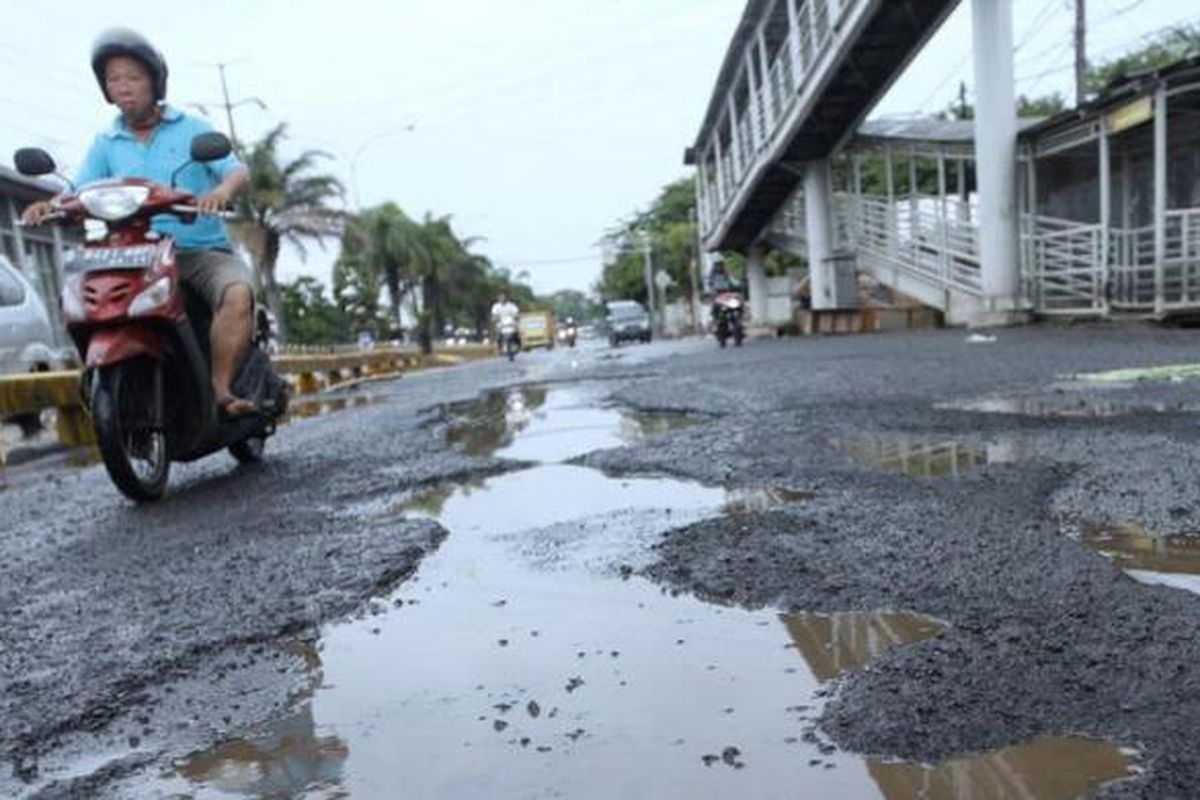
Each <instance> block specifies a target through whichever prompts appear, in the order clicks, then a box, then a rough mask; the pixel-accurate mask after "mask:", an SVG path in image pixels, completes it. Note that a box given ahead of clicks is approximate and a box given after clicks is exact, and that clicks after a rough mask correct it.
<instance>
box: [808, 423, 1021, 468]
mask: <svg viewBox="0 0 1200 800" xmlns="http://www.w3.org/2000/svg"><path fill="white" fill-rule="evenodd" d="M832 444H833V445H834V447H837V448H838V449H839V450H841V451H842V452H844V453H845V454H846V455H847V456H849V457H850V459H851V460H852V461H855V462H856V463H859V464H863V465H865V466H868V467H873V468H875V469H881V470H885V471H887V472H899V473H902V474H904V475H911V476H913V477H922V478H946V477H957V476H959V475H962V474H964V473H967V472H970V471H971V470H974V469H978V468H980V467H982V466H985V465H987V464H1003V463H1010V462H1013V461H1018V460H1020V459H1021V458H1022V457H1024V456H1025V455H1026V451H1027V450H1028V447H1027V446H1026V443H1025V442H1024V441H1023V440H1018V439H1013V438H1004V439H1001V440H998V441H993V442H986V443H971V442H964V441H960V440H957V439H952V438H947V437H944V436H931V435H922V434H903V433H887V434H864V435H861V436H852V437H843V438H839V439H834V440H832Z"/></svg>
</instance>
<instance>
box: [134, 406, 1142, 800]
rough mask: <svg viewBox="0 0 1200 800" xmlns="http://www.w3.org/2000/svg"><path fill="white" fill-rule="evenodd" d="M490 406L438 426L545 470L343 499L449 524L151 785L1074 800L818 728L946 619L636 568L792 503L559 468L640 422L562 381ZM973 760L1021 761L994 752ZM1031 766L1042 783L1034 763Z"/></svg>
mask: <svg viewBox="0 0 1200 800" xmlns="http://www.w3.org/2000/svg"><path fill="white" fill-rule="evenodd" d="M497 397H499V398H500V399H496V398H497ZM484 408H485V413H482V414H479V415H477V416H475V417H474V418H473V419H472V420H471V422H472V424H470V425H467V426H466V427H465V428H464V427H459V428H454V427H453V426H452V430H453V431H455V432H454V433H451V434H448V435H449V436H451V437H461V438H454V441H455V442H456V443H457V444H459V445H460V446H462V447H464V448H473V447H476V446H478V447H481V448H482V449H481V450H479V451H477V452H492V453H496V454H504V455H505V456H506V457H512V458H514V459H521V460H527V459H530V457H531V455H533V456H534V459H533V460H539V461H541V462H542V463H540V464H539V465H537V466H534V467H532V468H528V469H523V470H521V471H517V472H512V473H508V474H505V475H500V476H496V477H491V478H486V479H479V480H475V481H469V482H466V483H460V484H448V485H444V486H438V487H433V488H431V489H429V490H426V491H422V492H420V493H417V494H407V495H403V496H399V497H397V498H395V499H394V500H393V501H392V502H391V503H389V504H386V505H385V506H380V505H378V504H376V505H372V506H369V507H368V506H364V507H363V508H362V509H358V510H351V511H350V512H349V513H360V514H369V515H372V516H373V517H379V516H381V515H382V516H383V517H384V518H387V517H388V516H389V515H391V516H418V517H429V518H433V519H436V520H437V521H438V522H439V523H440V524H441V525H443V526H444V527H446V528H447V529H448V530H449V531H450V532H451V535H450V536H449V537H447V538H446V540H445V541H444V542H443V544H442V545H441V547H440V548H439V549H438V550H437V552H435V553H433V554H432V555H430V556H429V557H428V558H427V559H426V560H425V561H424V562H423V563H422V565H421V567H420V570H419V573H418V575H417V576H416V577H415V578H413V579H411V580H409V581H408V582H406V583H404V584H403V585H402V586H401V587H400V588H399V589H398V590H397V591H396V592H395V593H394V594H393V595H392V596H390V597H388V598H385V599H380V600H376V601H375V602H374V603H373V608H372V610H371V613H370V614H368V615H365V616H364V618H362V619H359V620H355V621H351V622H347V623H341V624H335V625H331V626H328V627H326V628H325V630H324V631H323V632H322V636H321V640H320V647H319V652H318V651H314V652H312V653H310V654H309V657H308V659H307V662H306V663H307V664H308V667H309V669H310V671H311V675H312V684H313V687H314V688H313V691H312V692H311V694H309V695H307V696H305V697H302V698H301V699H300V700H299V702H298V706H297V708H295V709H294V710H293V712H292V713H290V714H289V715H287V716H285V717H283V718H282V719H280V720H278V721H277V722H275V723H272V724H270V725H268V726H267V727H266V728H264V729H263V730H261V731H259V732H257V733H255V734H254V735H251V736H247V737H245V738H243V739H241V740H236V741H232V742H226V743H224V744H222V745H220V746H218V747H216V748H214V749H213V750H210V751H208V752H205V753H200V754H197V755H195V756H193V757H191V758H189V759H187V760H186V761H184V762H182V763H179V764H177V765H176V770H175V772H174V774H172V775H169V776H166V777H164V778H161V779H159V780H157V781H156V785H155V787H154V788H155V789H166V790H174V791H176V792H178V793H179V794H180V795H184V796H187V797H191V798H196V799H197V800H200V799H202V798H222V797H229V796H230V795H231V794H240V795H244V796H271V797H275V796H278V797H288V796H297V795H303V796H305V797H320V798H333V797H339V798H340V797H394V796H403V797H405V798H439V799H440V798H464V799H465V798H470V799H471V800H474V799H475V798H483V797H521V798H573V799H575V798H579V799H580V800H589V799H590V798H612V797H662V798H672V797H683V796H697V797H753V798H757V797H764V798H765V797H778V796H781V795H782V794H789V793H790V794H796V793H801V794H803V795H804V796H811V797H820V798H830V799H832V800H836V799H837V798H846V799H847V800H849V799H850V798H853V799H854V800H859V798H900V797H905V798H910V797H915V796H919V795H917V794H914V793H913V792H911V791H909V790H908V788H907V787H908V786H909V785H916V786H921V785H940V784H938V781H941V780H942V779H941V778H940V777H939V776H940V775H942V774H943V773H942V772H939V771H938V770H939V769H941V770H948V771H949V773H950V783H949V784H948V785H949V786H950V787H952V788H957V787H960V786H962V785H963V784H962V783H961V781H962V780H965V779H966V778H963V777H962V776H963V775H969V776H971V777H970V779H971V780H973V781H975V783H972V784H970V785H971V786H973V787H982V788H981V789H980V791H979V792H978V793H977V794H974V795H970V796H987V797H1010V796H1011V797H1013V798H1016V797H1018V796H1020V797H1022V798H1023V800H1028V799H1029V798H1058V797H1068V796H1074V795H1061V794H1050V793H1046V794H1037V793H1034V794H1025V795H1015V794H1006V793H1003V791H1000V790H1004V791H1007V788H1006V787H1008V786H1009V783H1005V781H1011V777H1012V776H1011V775H1010V774H1009V772H1005V771H1003V770H999V769H992V768H991V767H989V766H984V767H978V768H974V767H972V768H968V767H963V766H959V765H958V762H951V764H950V765H949V766H946V767H941V768H926V767H922V766H919V765H915V766H914V765H895V764H890V763H887V762H885V761H881V760H873V759H864V758H862V757H858V756H854V755H851V754H848V753H843V752H841V751H839V750H838V749H837V748H836V747H834V746H833V745H832V744H830V743H829V742H828V741H825V740H824V739H823V738H822V736H821V734H820V732H819V730H818V729H817V727H816V723H815V720H816V719H817V717H818V716H819V714H820V713H821V710H822V708H823V705H824V703H825V702H826V700H827V699H828V697H829V696H830V695H831V693H832V691H833V687H832V686H831V685H830V684H829V683H828V681H829V680H830V679H831V678H833V677H836V676H837V675H839V674H842V673H844V672H845V671H847V670H853V669H859V668H861V667H862V665H863V664H865V663H866V662H867V661H868V660H870V659H871V658H875V657H878V656H879V655H880V654H882V653H884V652H885V651H887V650H888V649H889V648H891V647H897V646H901V645H902V644H904V643H908V642H914V641H918V640H920V639H922V638H928V637H930V636H935V635H937V634H938V633H939V632H940V631H941V630H942V628H941V626H940V625H939V624H938V623H937V622H936V621H934V620H930V619H927V618H924V617H920V616H918V615H914V614H900V613H890V612H888V613H878V614H870V613H850V614H832V615H831V614H803V613H799V614H796V613H794V614H784V615H780V614H778V613H777V612H773V611H769V610H761V611H748V610H744V609H739V608H725V607H721V606H715V605H710V604H707V603H704V602H701V601H700V600H698V599H696V598H694V597H691V596H688V595H675V594H673V593H671V592H669V591H664V590H663V589H661V588H660V587H658V586H655V585H653V584H651V583H650V582H648V581H645V580H643V579H642V578H640V577H638V576H637V575H635V574H634V571H635V567H632V566H630V563H631V562H633V563H634V564H636V563H637V561H638V558H639V555H638V554H639V553H642V554H643V555H644V554H645V553H646V551H647V546H648V545H649V544H650V543H652V542H654V541H657V539H658V537H659V536H660V535H661V534H662V533H663V532H665V531H666V530H669V529H672V528H678V527H679V526H681V525H685V524H687V523H688V522H689V521H692V520H695V519H700V518H703V517H711V516H714V515H718V514H725V513H744V514H754V513H758V512H760V511H763V510H766V509H768V508H771V507H773V506H774V505H777V504H786V503H792V502H803V501H805V500H806V499H808V498H809V496H808V495H806V494H805V493H803V492H799V491H797V490H794V489H790V488H775V489H771V490H764V491H762V492H759V493H755V492H752V491H748V490H741V491H728V490H726V489H724V488H716V487H710V486H703V485H701V484H697V483H692V482H688V481H680V480H673V479H666V478H619V477H611V476H607V475H604V474H603V473H600V472H598V471H596V470H591V469H587V468H584V467H579V466H573V465H569V464H563V463H556V461H560V460H562V459H566V458H570V457H572V456H573V455H576V454H578V453H579V452H580V451H581V448H583V447H584V446H585V444H586V445H590V444H593V443H595V442H605V443H607V442H613V441H622V439H621V437H622V436H623V435H627V434H623V433H621V431H622V430H626V431H627V430H629V429H628V428H622V426H623V425H626V424H627V423H626V422H625V420H628V419H630V417H629V416H627V415H623V414H622V413H621V412H619V411H616V410H611V409H598V410H597V409H594V408H593V409H591V410H590V411H589V410H588V409H586V408H584V407H583V406H582V404H581V402H580V396H579V395H576V394H574V392H573V391H569V390H562V393H561V394H560V393H559V391H558V390H554V391H545V390H540V389H522V390H519V391H517V392H516V393H505V394H502V395H494V396H489V398H487V399H486V400H485V404H484ZM593 412H594V413H593ZM484 419H486V420H488V421H487V422H484V421H482V420H484ZM601 419H603V420H604V423H603V425H602V424H600V422H599V420H601ZM522 420H523V422H521V421H522ZM632 424H633V425H634V428H635V429H637V423H636V422H634V423H632ZM606 426H607V427H606ZM481 428H482V429H484V430H485V431H486V433H485V434H480V433H479V429H481ZM468 429H470V430H468ZM636 435H639V436H640V435H643V434H642V433H641V432H640V429H639V432H638V433H637V434H636ZM478 436H482V438H477V437H478ZM529 442H534V443H536V444H530V443H529ZM605 446H607V445H605ZM751 524H752V523H751ZM1093 745H1094V746H1095V747H1097V748H1107V747H1108V746H1107V745H1103V744H1101V743H1093ZM981 758H983V759H985V762H984V763H985V764H993V763H994V764H997V765H999V766H1004V765H1007V764H1008V763H1009V762H1011V761H1013V757H1012V756H1011V754H1009V753H1007V751H1006V752H1002V753H997V754H991V755H988V756H983V757H981ZM986 759H991V761H986ZM1085 761H1086V759H1085ZM970 763H974V760H970ZM1087 763H1088V764H1089V765H1090V764H1091V763H1092V761H1087ZM902 767H903V770H902V769H901V768H902ZM1039 769H1042V770H1043V771H1044V770H1047V769H1048V770H1051V773H1052V774H1063V773H1064V772H1065V773H1069V774H1072V775H1074V774H1075V773H1077V772H1078V773H1079V777H1078V778H1077V782H1080V783H1079V785H1081V786H1082V787H1083V788H1082V789H1080V790H1079V791H1077V792H1075V793H1074V794H1079V793H1082V791H1085V790H1087V789H1093V788H1096V787H1098V786H1100V785H1101V784H1102V783H1103V782H1104V781H1106V780H1110V779H1112V778H1115V777H1121V776H1123V775H1124V774H1127V773H1126V772H1124V771H1120V772H1113V773H1103V774H1100V773H1099V772H1098V771H1095V770H1091V769H1090V767H1089V768H1088V769H1087V770H1085V769H1083V768H1082V767H1080V768H1078V769H1077V768H1076V766H1075V765H1074V764H1073V763H1072V762H1059V763H1053V764H1051V763H1050V762H1048V761H1046V762H1045V765H1044V767H1040V768H1039ZM977 773H978V776H979V777H975V776H976V774H977ZM1031 774H1032V773H1031ZM989 775H990V776H991V777H992V779H993V780H992V782H990V783H988V782H986V781H987V780H988V776H989ZM1021 780H1023V781H1024V783H1023V784H1021V785H1029V786H1033V787H1035V788H1037V787H1040V786H1041V785H1042V784H1040V783H1038V781H1041V780H1044V781H1049V783H1047V784H1046V785H1047V786H1049V785H1051V784H1052V783H1053V779H1052V777H1043V776H1042V772H1036V774H1034V775H1033V777H1026V776H1024V774H1022V776H1021ZM906 781H907V783H905V782H906ZM914 781H915V782H916V783H913V782H914ZM956 781H957V782H956ZM1053 785H1056V786H1062V785H1067V784H1066V783H1065V782H1063V781H1060V782H1059V783H1057V784H1053ZM1072 785H1074V784H1072ZM897 787H899V788H897ZM993 787H997V791H992V788H993ZM896 791H901V792H905V793H903V794H896V793H895V792H896ZM1039 791H1040V789H1039ZM929 796H940V795H929ZM946 796H947V797H949V795H946ZM964 796H965V795H964Z"/></svg>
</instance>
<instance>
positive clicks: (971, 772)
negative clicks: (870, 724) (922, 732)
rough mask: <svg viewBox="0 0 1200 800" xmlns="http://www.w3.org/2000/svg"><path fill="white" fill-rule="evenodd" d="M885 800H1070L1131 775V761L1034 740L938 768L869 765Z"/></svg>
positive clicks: (1096, 744) (1103, 748) (1078, 744)
mask: <svg viewBox="0 0 1200 800" xmlns="http://www.w3.org/2000/svg"><path fill="white" fill-rule="evenodd" d="M869 769H870V772H871V777H872V778H873V779H874V780H875V783H876V784H877V785H878V786H879V790H880V791H881V792H882V793H883V796H884V798H886V800H913V798H923V799H924V800H962V798H988V800H1072V799H1073V798H1076V797H1081V796H1083V795H1085V794H1087V793H1088V792H1092V791H1095V790H1096V789H1098V788H1100V787H1102V786H1104V785H1105V784H1107V783H1110V782H1112V781H1115V780H1119V779H1121V778H1125V777H1129V776H1130V775H1132V774H1135V772H1134V764H1133V759H1132V757H1131V756H1130V755H1129V754H1128V753H1127V752H1125V751H1123V750H1122V749H1121V748H1118V747H1116V746H1115V745H1112V744H1109V743H1108V742H1103V741H1097V740H1094V739H1081V738H1074V737H1062V738H1057V737H1056V738H1046V739H1038V740H1037V741H1034V742H1029V743H1027V744H1021V745H1016V746H1014V747H1007V748H1004V749H1003V750H998V751H995V752H992V753H984V754H982V755H977V756H968V757H963V758H954V759H949V760H947V761H943V762H942V763H940V764H938V765H937V766H925V765H921V764H905V763H897V762H887V761H881V760H878V759H872V760H871V762H870V763H869Z"/></svg>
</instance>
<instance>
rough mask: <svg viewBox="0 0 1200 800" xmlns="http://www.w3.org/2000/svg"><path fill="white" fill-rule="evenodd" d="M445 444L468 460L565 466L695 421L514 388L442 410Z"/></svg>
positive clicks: (574, 394) (559, 392)
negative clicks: (484, 458) (479, 458)
mask: <svg viewBox="0 0 1200 800" xmlns="http://www.w3.org/2000/svg"><path fill="white" fill-rule="evenodd" d="M446 416H447V418H449V420H450V425H449V426H448V427H447V429H446V442H447V443H448V444H449V445H450V446H452V447H455V448H457V449H459V450H461V451H462V452H464V453H467V454H468V455H473V456H498V457H502V458H509V459H512V460H516V461H536V462H548V461H565V460H568V459H570V458H573V457H575V456H578V455H583V454H584V453H587V452H590V451H592V450H600V449H604V448H609V447H618V446H622V445H630V444H637V443H639V442H643V441H645V440H646V439H649V438H651V437H654V436H658V435H661V434H664V433H667V432H669V431H672V430H676V429H678V428H682V427H686V426H689V425H695V424H697V423H698V420H697V419H695V418H694V417H690V416H688V415H686V414H680V413H675V412H656V411H635V410H631V409H618V408H608V407H604V406H598V405H596V404H595V403H594V402H591V401H590V400H589V399H588V398H587V397H586V396H584V395H582V394H581V393H580V392H579V391H578V390H577V389H572V388H556V389H548V388H546V387H541V386H519V387H514V388H511V389H504V390H498V391H493V392H488V393H486V394H484V395H483V396H482V397H481V398H479V399H478V400H472V401H470V402H467V403H461V404H455V405H452V406H448V407H447V408H446Z"/></svg>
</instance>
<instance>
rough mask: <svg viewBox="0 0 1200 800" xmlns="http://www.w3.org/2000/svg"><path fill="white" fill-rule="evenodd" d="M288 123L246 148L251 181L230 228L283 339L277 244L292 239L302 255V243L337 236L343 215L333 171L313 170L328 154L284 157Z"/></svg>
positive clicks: (321, 241) (341, 191)
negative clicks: (337, 203) (255, 274)
mask: <svg viewBox="0 0 1200 800" xmlns="http://www.w3.org/2000/svg"><path fill="white" fill-rule="evenodd" d="M286 131H287V126H286V125H284V124H282V123H281V124H280V125H277V126H276V127H275V128H273V129H272V130H271V131H270V132H268V133H267V135H266V136H264V137H263V138H262V139H261V140H259V141H258V142H255V143H254V144H253V145H251V146H250V149H249V150H248V151H247V152H246V156H245V157H246V166H247V167H249V169H250V185H249V187H248V188H247V190H246V191H245V192H243V193H242V194H241V195H240V197H239V199H238V202H237V206H238V217H239V221H238V222H236V223H234V230H235V232H236V233H237V235H238V237H239V238H240V239H241V241H242V243H243V244H244V245H245V246H246V249H247V250H249V251H250V258H251V260H252V261H253V262H254V268H255V269H256V270H257V271H258V274H259V277H260V278H261V280H262V283H263V288H264V289H265V290H266V294H267V302H268V304H269V305H270V307H271V311H272V312H273V313H274V314H275V319H276V321H277V322H278V324H279V336H280V338H281V339H283V340H285V341H286V339H287V331H286V326H285V324H284V315H283V296H282V293H281V292H280V288H279V283H278V280H277V279H276V273H275V268H276V265H277V263H278V261H279V253H280V248H281V247H282V245H283V243H284V242H288V243H290V244H291V245H292V246H293V247H295V248H296V250H297V251H299V253H300V257H301V258H302V259H303V258H305V257H306V256H307V253H308V251H307V248H306V244H307V243H308V242H311V241H316V242H317V244H319V245H321V246H322V247H323V246H324V243H325V238H326V237H328V236H336V235H337V234H339V233H340V232H341V230H342V227H343V219H344V213H343V212H342V211H341V210H340V209H338V208H335V207H334V206H333V205H332V204H333V201H335V200H341V199H342V197H343V196H344V189H343V187H342V184H341V181H339V180H338V179H337V178H336V177H334V176H333V175H329V174H326V173H321V172H317V171H316V170H317V166H318V162H319V161H320V160H321V159H323V158H330V156H329V154H328V153H324V152H322V151H320V150H305V151H304V152H302V153H301V154H300V155H299V156H297V157H296V158H294V159H292V160H291V161H286V162H285V161H282V160H281V156H280V153H279V144H280V142H281V141H282V140H283V139H284V138H285V136H286Z"/></svg>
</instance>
